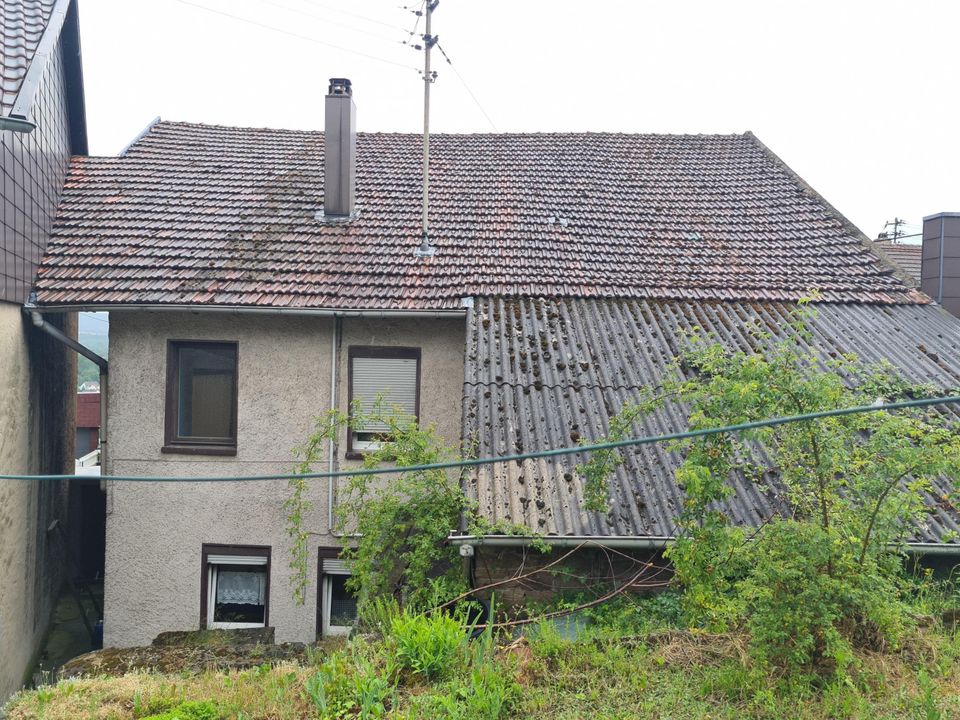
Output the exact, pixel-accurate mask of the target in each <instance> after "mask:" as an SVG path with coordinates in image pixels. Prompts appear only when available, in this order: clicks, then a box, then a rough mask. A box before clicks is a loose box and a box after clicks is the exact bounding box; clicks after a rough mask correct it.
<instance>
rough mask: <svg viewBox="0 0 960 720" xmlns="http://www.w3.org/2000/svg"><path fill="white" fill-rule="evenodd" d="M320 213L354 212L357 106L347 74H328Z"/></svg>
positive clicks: (333, 215)
mask: <svg viewBox="0 0 960 720" xmlns="http://www.w3.org/2000/svg"><path fill="white" fill-rule="evenodd" d="M324 115H325V117H324V132H323V141H324V166H323V168H324V170H323V171H324V180H323V183H324V188H323V215H324V217H328V218H349V217H351V216H352V215H353V214H354V209H355V205H356V185H357V106H356V105H354V104H353V88H352V87H351V85H350V81H349V80H347V79H346V78H330V88H329V90H328V91H327V99H326V111H325V113H324Z"/></svg>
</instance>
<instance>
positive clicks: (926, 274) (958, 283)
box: [919, 212, 960, 315]
mask: <svg viewBox="0 0 960 720" xmlns="http://www.w3.org/2000/svg"><path fill="white" fill-rule="evenodd" d="M922 247H923V256H922V258H923V259H922V269H921V270H920V273H919V277H920V279H921V280H920V289H921V290H923V292H925V293H926V294H927V295H929V296H930V297H932V298H933V299H934V300H936V301H937V302H938V303H940V304H941V305H943V307H944V308H945V309H947V310H949V311H950V312H952V313H953V314H954V315H960V212H941V213H937V214H935V215H928V216H927V217H925V218H924V219H923V246H922Z"/></svg>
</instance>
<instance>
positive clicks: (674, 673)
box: [8, 627, 960, 720]
mask: <svg viewBox="0 0 960 720" xmlns="http://www.w3.org/2000/svg"><path fill="white" fill-rule="evenodd" d="M488 649H489V648H488ZM742 649H743V644H742V639H740V638H737V637H736V636H706V635H696V634H690V633H682V632H677V633H659V634H657V633H652V634H649V635H647V636H646V637H633V638H628V639H624V638H617V637H613V636H610V635H609V634H607V635H605V636H601V637H585V638H582V639H579V640H575V641H571V640H564V639H562V638H561V637H560V636H559V635H558V634H557V633H556V632H555V631H551V629H550V628H549V627H545V628H543V629H541V631H540V632H538V633H537V634H536V639H534V640H531V641H529V642H527V641H526V640H525V639H524V640H520V641H515V642H513V643H511V644H509V645H507V646H506V647H501V648H500V649H499V650H498V651H497V653H496V656H495V658H494V657H492V656H491V655H490V654H489V653H485V651H484V648H483V646H482V643H481V644H480V645H477V644H476V643H471V644H467V643H464V645H463V646H462V649H461V652H462V653H464V655H462V656H461V657H460V658H458V659H457V660H456V661H454V662H452V663H451V671H450V673H449V675H448V676H447V677H445V678H444V679H442V680H430V679H428V678H427V677H426V676H424V675H423V674H421V673H417V672H416V671H414V670H413V669H411V668H409V667H407V668H405V667H404V666H403V664H402V663H399V662H397V660H396V658H397V655H396V645H395V644H394V643H393V641H392V640H391V639H390V638H387V639H386V640H382V641H377V642H372V643H371V642H366V641H362V640H361V641H356V642H353V643H350V644H349V645H346V646H344V648H343V649H341V650H339V651H336V652H334V653H333V654H332V655H331V656H325V657H323V656H321V657H317V658H314V659H313V660H312V661H311V662H308V663H305V664H302V665H300V664H291V663H286V664H280V665H276V666H273V667H271V666H268V665H264V666H261V667H258V668H255V669H253V670H245V671H233V672H213V671H208V672H201V673H198V674H180V675H162V674H156V673H144V672H138V673H131V674H127V675H124V676H122V677H117V678H107V677H99V678H96V677H94V678H83V679H75V680H66V681H62V682H60V683H58V684H57V685H54V686H51V687H46V688H41V689H38V690H34V691H30V692H24V693H21V694H20V695H18V696H17V697H15V698H14V699H13V701H12V703H11V705H10V706H9V707H8V713H9V718H10V719H11V720H23V719H26V718H45V719H49V720H67V719H68V718H69V719H70V720H73V719H75V718H103V719H105V720H106V719H110V720H126V719H128V718H137V719H144V718H151V717H158V718H164V720H177V718H179V719H180V720H192V719H193V718H195V717H199V718H203V720H208V718H238V719H240V718H242V719H243V720H253V719H254V718H270V719H272V720H280V719H284V718H290V719H291V720H293V719H294V718H310V717H313V718H318V717H323V715H322V714H321V713H320V711H319V710H318V708H319V707H320V706H319V705H318V704H317V703H316V701H315V700H314V699H313V697H312V695H311V692H310V690H311V689H312V690H313V692H314V693H316V692H318V687H319V685H318V683H320V682H322V679H321V680H319V681H318V680H316V678H317V677H318V676H321V675H322V673H321V672H318V670H321V669H323V668H327V669H328V671H329V672H328V675H329V677H328V684H327V685H326V690H324V691H322V692H326V693H327V696H326V697H327V701H329V702H327V705H326V707H327V708H328V710H327V712H328V715H327V717H337V716H338V715H337V714H336V713H341V714H340V715H339V716H341V717H360V718H363V717H370V718H374V717H388V718H450V719H457V718H463V719H464V720H467V719H475V720H485V719H490V720H493V719H494V718H530V719H531V720H538V719H543V720H548V719H549V720H574V719H579V718H650V719H651V720H652V719H658V720H659V719H663V720H666V719H667V718H676V719H677V720H695V719H699V718H703V719H707V718H710V719H711V720H713V719H724V718H730V719H733V718H737V719H740V718H756V719H758V720H760V719H766V718H771V719H772V718H783V717H791V718H800V719H802V720H827V719H828V718H829V719H831V720H833V719H835V718H851V719H853V718H869V720H888V719H889V720H894V719H896V720H902V719H910V718H916V719H917V720H946V719H947V718H960V672H958V670H960V667H958V658H960V636H958V635H957V633H956V632H950V633H948V632H946V631H943V630H925V631H923V632H922V633H921V634H918V635H917V636H916V637H915V638H914V639H913V640H912V641H911V643H909V644H907V645H906V646H905V648H904V649H903V650H902V651H901V652H899V653H895V654H879V653H873V654H871V653H862V654H860V655H859V656H858V663H857V665H858V667H857V668H856V670H855V671H854V672H852V673H851V674H850V677H849V678H848V679H847V680H846V681H843V682H829V683H827V684H826V685H824V686H822V687H814V686H811V685H809V684H796V685H793V686H791V684H790V683H788V682H786V681H783V680H779V681H778V680H776V679H772V678H770V677H769V676H768V675H767V674H765V673H764V672H762V671H760V670H759V669H756V668H753V667H751V666H750V663H749V660H748V659H746V657H745V656H744V655H742ZM478 655H481V656H483V657H477V656H478ZM331 663H332V664H331ZM364 693H366V695H364ZM371 693H373V694H372V695H371ZM353 698H362V702H363V703H364V707H365V708H366V712H365V713H363V712H361V706H360V702H361V700H360V699H357V700H356V701H354V700H353ZM194 712H196V713H198V714H189V713H194Z"/></svg>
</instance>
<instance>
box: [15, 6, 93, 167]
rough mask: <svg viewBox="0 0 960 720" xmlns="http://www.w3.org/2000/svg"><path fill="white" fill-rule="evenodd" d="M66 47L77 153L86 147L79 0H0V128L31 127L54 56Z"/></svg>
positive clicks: (25, 129) (27, 129) (73, 144)
mask: <svg viewBox="0 0 960 720" xmlns="http://www.w3.org/2000/svg"><path fill="white" fill-rule="evenodd" d="M58 52H61V53H62V54H63V60H64V73H65V75H66V95H67V103H68V106H69V110H70V139H71V147H72V149H73V152H74V154H76V155H85V154H86V152H87V128H86V113H85V110H84V98H83V71H82V69H81V65H80V30H79V23H78V15H77V0H4V1H3V2H2V3H0V129H4V130H16V131H18V132H30V131H31V130H32V129H33V127H34V126H35V125H36V119H35V118H34V117H33V112H32V111H33V100H34V97H35V94H36V92H37V89H38V88H39V86H40V83H41V80H42V79H43V75H44V73H45V72H46V70H47V68H48V66H50V64H51V63H50V59H51V57H52V56H53V55H54V54H55V53H58Z"/></svg>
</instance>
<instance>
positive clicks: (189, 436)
mask: <svg viewBox="0 0 960 720" xmlns="http://www.w3.org/2000/svg"><path fill="white" fill-rule="evenodd" d="M166 415H167V417H166V437H165V444H164V447H163V451H164V452H183V453H200V454H209V455H234V454H236V448H237V343H235V342H185V341H179V340H172V341H170V343H169V346H168V351H167V410H166Z"/></svg>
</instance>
